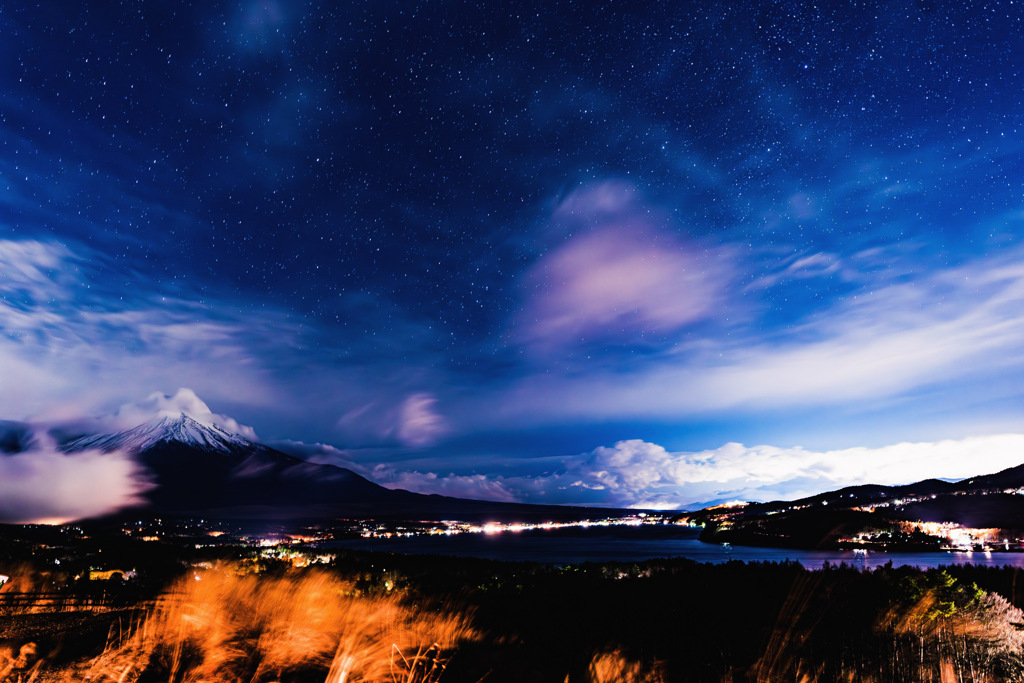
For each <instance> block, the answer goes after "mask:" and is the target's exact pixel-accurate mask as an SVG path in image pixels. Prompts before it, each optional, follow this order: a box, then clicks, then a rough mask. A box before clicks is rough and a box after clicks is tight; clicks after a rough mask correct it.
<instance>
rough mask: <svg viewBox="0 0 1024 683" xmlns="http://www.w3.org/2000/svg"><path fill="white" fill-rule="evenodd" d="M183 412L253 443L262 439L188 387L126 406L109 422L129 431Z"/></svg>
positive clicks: (153, 394)
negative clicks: (216, 410) (214, 410)
mask: <svg viewBox="0 0 1024 683" xmlns="http://www.w3.org/2000/svg"><path fill="white" fill-rule="evenodd" d="M181 413H185V414H186V415H188V416H189V417H191V418H192V419H194V420H195V421H197V422H201V423H203V424H206V425H215V426H217V427H220V428H221V429H223V430H224V431H226V432H228V433H231V434H240V435H241V436H244V437H245V438H247V439H250V440H252V441H258V440H259V437H258V436H256V431H255V430H254V429H253V428H252V427H249V426H246V425H243V424H239V423H238V422H237V421H236V420H235V419H234V418H231V417H228V416H226V415H219V414H217V413H214V412H213V411H211V410H210V407H209V406H208V405H206V403H205V402H203V400H202V399H201V398H199V397H198V396H197V395H196V392H194V391H192V390H191V389H186V388H181V389H178V391H176V392H175V393H174V395H173V396H168V395H167V394H161V393H160V392H159V391H156V392H153V393H152V394H150V395H149V396H148V397H147V398H146V399H145V400H143V401H138V402H136V403H125V404H123V405H122V406H121V407H120V408H118V409H117V412H116V413H114V415H113V416H111V418H109V419H108V420H107V421H108V422H112V423H114V425H116V427H117V428H118V429H129V428H131V427H135V426H136V425H139V424H142V423H144V422H147V421H149V420H152V419H153V418H155V417H177V416H178V415H180V414H181Z"/></svg>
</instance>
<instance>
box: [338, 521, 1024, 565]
mask: <svg viewBox="0 0 1024 683" xmlns="http://www.w3.org/2000/svg"><path fill="white" fill-rule="evenodd" d="M699 533H700V530H699V529H693V528H688V527H679V526H667V525H666V526H641V527H626V526H616V527H589V528H580V527H573V528H570V529H551V530H531V531H519V532H508V531H506V532H502V533H498V534H457V535H452V536H412V537H405V538H361V539H352V540H345V541H335V542H332V543H330V544H327V545H329V546H330V547H334V548H351V549H354V550H377V551H383V552H393V553H403V554H413V555H453V556H456V557H482V558H487V559H493V560H513V561H520V560H529V561H533V562H543V563H546V564H573V563H579V562H609V561H614V562H636V561H640V560H647V559H652V558H657V557H686V558H689V559H691V560H694V561H696V562H711V563H716V564H717V563H721V562H728V561H730V560H741V561H743V562H781V561H784V560H790V561H796V562H799V563H800V564H802V565H803V566H804V567H807V568H808V569H820V568H821V566H822V565H823V564H824V563H825V562H826V561H827V562H829V563H832V564H838V563H840V562H845V563H846V564H848V565H853V566H855V567H861V568H874V567H878V566H881V565H884V564H885V563H887V562H889V561H890V560H891V561H892V563H893V564H894V565H897V566H898V565H914V566H917V567H922V568H931V567H939V566H942V565H951V564H968V563H970V564H978V565H989V566H1001V565H1004V564H1008V565H1014V566H1017V567H1022V568H1024V553H1010V552H992V553H983V552H973V553H962V552H938V553H926V552H908V553H884V552H875V551H872V552H867V553H861V552H855V551H852V550H850V551H839V550H792V549H784V548H752V547H745V546H729V545H717V544H709V543H702V542H700V541H699V540H698V538H697V537H698V535H699Z"/></svg>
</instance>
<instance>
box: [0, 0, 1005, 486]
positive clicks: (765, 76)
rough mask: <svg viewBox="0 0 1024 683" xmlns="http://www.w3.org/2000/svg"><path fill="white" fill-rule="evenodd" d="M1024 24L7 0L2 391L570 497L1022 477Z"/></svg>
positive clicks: (737, 12) (12, 398) (943, 15)
mask: <svg viewBox="0 0 1024 683" xmlns="http://www.w3.org/2000/svg"><path fill="white" fill-rule="evenodd" d="M1022 18H1024V12H1022V10H1021V8H1020V6H1019V5H1016V4H1012V3H1009V2H988V3H970V2H967V3H957V4H952V5H948V6H942V5H939V4H932V3H928V2H917V3H910V2H899V3H873V2H869V3H861V2H856V3H828V4H824V5H818V6H801V7H795V6H794V5H793V3H784V2H780V3H771V2H761V3H745V4H737V3H718V4H714V3H619V2H616V3H578V2H561V3H560V2H544V3H517V4H512V5H510V4H507V3H502V4H498V3H456V2H437V1H435V2H429V3H407V2H400V3H359V2H353V3H338V6H337V7H333V6H330V5H325V4H318V3H299V2H283V1H282V2H272V1H270V0H258V1H256V0H253V1H247V2H240V3H239V2H229V3H218V2H204V3H195V4H193V5H186V4H181V3H175V2H156V1H152V2H131V3H122V4H114V3H91V2H84V3H56V4H54V3H45V4H42V5H30V4H25V3H19V2H13V3H5V4H4V5H3V7H0V33H2V40H0V60H2V63H3V64H4V68H3V69H2V70H0V297H2V298H0V329H2V331H3V335H2V336H0V417H5V418H9V419H17V420H37V421H51V422H52V421H60V420H68V419H73V418H77V417H78V416H83V415H84V416H92V415H100V414H104V413H109V412H112V411H114V410H116V409H117V408H118V407H119V406H123V405H125V404H129V403H136V402H139V401H142V400H144V399H145V398H146V397H147V396H149V395H150V394H151V393H152V392H160V393H162V394H168V395H174V394H175V392H177V390H178V388H179V387H186V388H188V389H190V390H191V391H193V392H195V394H196V395H198V397H199V398H201V400H202V401H205V403H206V404H208V406H209V408H210V409H211V410H212V411H214V412H216V413H219V414H226V415H230V416H232V417H234V418H236V419H237V420H239V421H241V422H242V423H243V424H247V425H252V426H253V427H254V428H255V430H256V432H257V433H258V434H259V435H260V437H261V438H263V439H264V440H267V441H274V442H277V443H280V442H281V441H282V440H285V439H288V440H292V441H293V442H295V443H292V444H290V446H289V447H290V448H292V450H294V451H295V452H302V453H311V454H313V455H314V456H315V457H318V458H321V459H325V460H329V461H332V462H339V463H341V464H347V465H350V466H353V467H355V468H356V469H359V470H360V471H362V472H364V473H367V474H370V475H371V476H374V477H375V478H376V479H378V480H379V481H384V482H387V483H389V484H392V485H403V486H409V487H411V488H416V489H418V490H437V491H447V492H454V493H459V494H466V495H481V496H492V497H499V498H509V499H512V498H514V499H522V500H557V501H560V502H597V503H609V504H611V503H614V504H621V503H640V502H646V503H648V504H653V503H657V504H665V505H675V504H684V503H690V502H694V501H701V500H712V499H717V498H721V497H729V496H731V495H734V494H735V495H741V496H746V497H757V496H762V497H764V496H779V495H795V494H796V493H800V492H807V491H812V490H817V489H821V488H829V487H831V486H832V485H833V484H835V483H847V482H853V481H860V480H863V479H865V478H867V479H872V478H873V477H874V478H875V479H878V478H879V477H882V476H883V475H882V474H875V473H876V472H881V471H883V470H886V467H888V469H889V470H891V472H890V473H889V474H886V475H884V476H886V477H888V478H889V479H890V480H892V481H896V480H909V479H916V478H920V476H924V475H934V476H967V475H968V474H971V473H973V472H961V471H960V470H958V469H956V467H954V466H952V465H950V463H963V462H965V454H966V453H971V454H972V458H973V460H972V461H971V462H972V466H973V465H976V466H977V468H978V469H979V470H988V469H994V468H998V467H999V466H1003V465H1004V464H1005V463H1007V462H1009V463H1010V464H1016V462H1011V461H1013V460H1014V458H1020V457H1024V456H1019V455H1012V454H1011V453H1010V452H1009V451H1008V450H1007V449H1008V448H1009V447H1008V446H1007V445H1006V444H1007V443H1009V442H1006V441H1005V438H1009V437H1001V436H998V435H1006V434H1015V433H1019V432H1022V431H1024V424H1022V422H1024V419H1022V415H1021V408H1022V406H1024V400H1022V399H1024V396H1022V393H1024V392H1022V390H1021V389H1020V387H1021V386H1022V384H1021V380H1022V379H1024V372H1022V370H1024V364H1022V363H1024V359H1022V356H1021V349H1022V348H1024V246H1022V245H1021V227H1022V221H1024V173H1022V171H1024V157H1022V154H1021V152H1022V141H1024V129H1022V126H1024V121H1022V118H1024V102H1022V100H1024V37H1022V36H1024V31H1022V26H1021V20H1022ZM182 397H184V398H182ZM177 398H178V399H180V402H184V403H183V405H184V404H186V403H187V404H190V405H195V401H194V400H193V399H194V398H195V397H194V396H192V394H191V393H188V392H186V393H185V394H178V395H177ZM195 400H196V401H197V400H199V399H195ZM969 437H970V438H969ZM986 439H987V440H988V441H986ZM1000 439H1003V440H1002V441H1000ZM944 440H952V441H947V442H945V445H943V444H942V443H940V442H943V441H944ZM298 442H301V443H298ZM904 442H919V446H917V448H919V449H924V450H919V451H914V450H913V449H912V448H910V449H909V450H908V448H909V447H906V448H903V449H902V450H901V449H900V448H898V447H897V445H898V444H904ZM739 443H743V444H746V446H742V447H741V446H738V444H739ZM1013 443H1016V442H1013ZM312 444H320V445H312ZM798 446H803V447H805V448H806V449H807V450H804V449H801V448H797V447H798ZM856 448H865V449H868V451H865V452H867V453H870V455H871V457H866V456H865V457H861V456H863V453H864V452H861V451H856V450H849V449H856ZM929 448H937V449H939V450H940V451H941V454H938V452H937V451H936V452H933V451H931V450H928V449H929ZM1014 448H1016V446H1014ZM659 449H660V450H659ZM893 449H895V450H893ZM971 449H975V450H971ZM1016 452H1017V453H1019V452H1020V451H1019V450H1018V451H1016ZM858 454H860V455H858ZM852 462H857V463H860V464H859V465H858V466H857V467H854V468H853V469H850V467H852V465H851V464H850V463H852ZM865 463H872V464H871V465H870V467H869V466H868V465H866V464H865ZM858 467H859V468H860V469H858ZM944 468H945V469H944ZM918 475H920V476H918Z"/></svg>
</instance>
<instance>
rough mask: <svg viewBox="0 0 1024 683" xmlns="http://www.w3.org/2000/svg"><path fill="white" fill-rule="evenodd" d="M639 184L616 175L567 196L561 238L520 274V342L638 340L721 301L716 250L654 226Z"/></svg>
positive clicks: (559, 215)
mask: <svg viewBox="0 0 1024 683" xmlns="http://www.w3.org/2000/svg"><path fill="white" fill-rule="evenodd" d="M636 200H637V193H636V191H635V190H634V189H633V188H632V187H631V186H629V185H627V184H624V183H618V182H608V183H601V184H598V185H597V186H596V187H589V188H585V189H581V190H578V191H576V192H574V193H572V194H570V195H569V196H568V197H567V198H566V199H565V200H563V202H562V203H561V204H560V205H559V207H558V208H557V209H556V211H555V213H554V217H555V219H556V221H563V222H567V223H568V226H567V230H568V232H569V233H570V235H571V236H570V237H568V238H567V239H566V240H565V241H564V243H562V244H561V245H560V246H558V247H557V248H555V249H553V250H550V251H548V252H547V253H545V254H544V255H543V256H541V257H540V258H539V259H538V260H537V262H536V263H535V264H534V265H533V266H532V267H531V268H530V269H529V270H528V271H527V272H526V273H525V275H524V277H523V283H524V289H525V290H526V291H527V296H526V301H525V304H524V310H523V311H522V313H521V315H520V316H519V318H518V320H517V328H518V334H519V337H520V338H521V340H522V341H524V342H526V343H529V344H536V345H539V346H542V347H543V346H559V345H566V344H577V343H579V342H580V341H583V340H594V339H598V340H605V339H608V338H616V339H619V338H627V339H639V338H640V337H642V335H644V334H645V333H650V332H657V333H666V332H671V331H674V330H677V329H679V328H681V327H683V326H686V325H688V324H690V323H693V322H694V321H697V320H700V319H703V318H705V317H708V316H709V315H711V314H712V312H713V311H714V310H715V308H716V306H717V305H718V304H720V303H721V301H722V297H723V291H722V290H723V286H724V283H725V281H726V279H727V278H726V267H725V265H724V263H723V261H722V260H721V258H720V256H718V255H717V254H715V253H712V252H709V251H707V250H703V249H701V248H699V247H698V246H696V245H693V244H685V243H684V242H682V241H680V240H679V239H677V238H675V237H674V236H672V235H670V234H668V233H666V232H663V231H658V230H656V229H654V227H653V226H652V225H650V218H649V215H648V214H649V211H648V210H647V209H646V208H645V207H643V206H642V205H641V204H639V203H638V202H637V201H636Z"/></svg>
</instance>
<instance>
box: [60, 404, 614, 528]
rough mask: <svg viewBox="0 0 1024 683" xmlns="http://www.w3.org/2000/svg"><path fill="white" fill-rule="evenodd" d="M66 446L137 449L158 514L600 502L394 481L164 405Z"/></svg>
mask: <svg viewBox="0 0 1024 683" xmlns="http://www.w3.org/2000/svg"><path fill="white" fill-rule="evenodd" d="M60 450H62V451H64V452H66V453H69V454H73V453H76V452H81V451H85V450H100V451H104V452H111V451H121V452H131V453H133V454H134V456H135V458H136V460H137V461H138V462H139V463H140V464H141V465H143V466H144V467H145V468H146V470H147V476H149V477H150V479H151V481H152V483H153V484H154V487H153V488H152V490H150V491H149V492H147V493H146V494H145V497H146V499H147V502H146V505H145V506H144V507H143V508H141V509H140V510H139V511H140V512H146V513H150V514H164V515H181V516H203V517H208V518H222V519H238V520H319V519H330V518H342V517H346V518H378V519H381V518H392V519H415V520H442V519H460V520H470V521H472V520H493V521H540V520H552V521H555V520H571V519H583V518H587V517H594V516H595V514H596V513H597V512H598V511H596V510H593V509H587V508H570V507H560V506H538V505H526V504H514V503H494V502H486V501H476V500H465V499H460V498H450V497H446V496H438V495H423V494H418V493H411V492H409V491H403V490H392V489H387V488H384V487H383V486H379V485H378V484H375V483H373V482H371V481H369V480H368V479H365V478H364V477H361V476H360V475H358V474H356V473H355V472H352V471H351V470H348V469H345V468H342V467H336V466H334V465H323V464H316V463H311V462H307V461H305V460H302V459H300V458H296V457H294V456H292V455H288V454H286V453H282V452H281V451H278V450H275V449H273V448H270V447H268V446H265V445H263V444H260V443H257V442H255V441H250V440H249V439H246V438H245V437H242V436H240V435H238V434H232V433H229V432H227V431H225V430H223V429H221V428H220V427H217V426H215V425H212V424H206V423H202V422H199V421H197V420H195V419H193V418H192V417H190V416H188V415H186V414H185V413H180V414H178V415H167V414H164V415H160V416H158V417H156V418H154V419H153V420H151V421H149V422H146V423H144V424H141V425H138V426H136V427H133V428H131V429H128V430H125V431H121V432H115V433H111V434H94V435H86V436H81V437H78V438H75V439H72V440H70V441H67V442H65V443H64V444H62V445H61V446H60ZM601 513H602V514H604V513H605V511H601Z"/></svg>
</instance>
